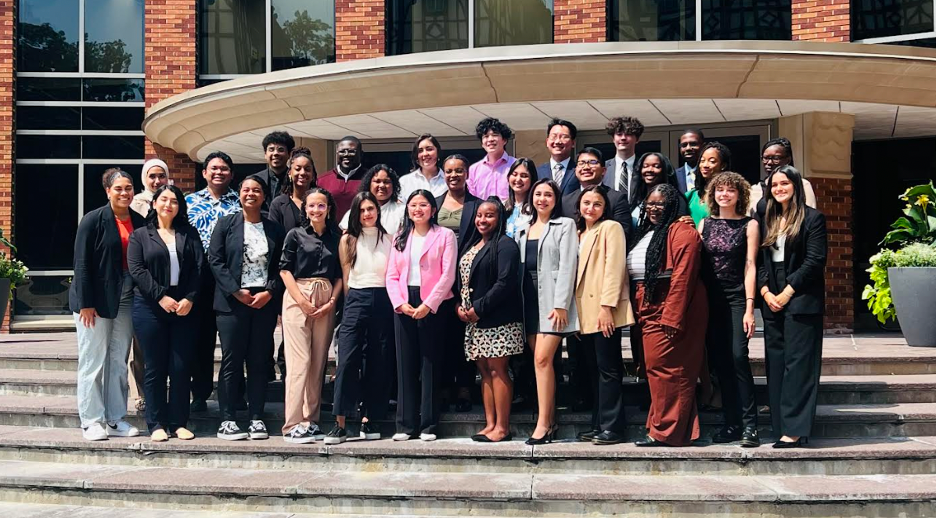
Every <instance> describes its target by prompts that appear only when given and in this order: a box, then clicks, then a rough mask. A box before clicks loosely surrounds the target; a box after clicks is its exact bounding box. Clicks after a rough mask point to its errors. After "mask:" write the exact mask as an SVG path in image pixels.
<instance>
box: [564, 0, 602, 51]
mask: <svg viewBox="0 0 936 518" xmlns="http://www.w3.org/2000/svg"><path fill="white" fill-rule="evenodd" d="M553 16H554V17H553V20H554V22H553V42H554V43H597V42H602V41H605V39H606V38H607V19H608V7H607V2H606V1H604V0H555V1H554V2H553Z"/></svg>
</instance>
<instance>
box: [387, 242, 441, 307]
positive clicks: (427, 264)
mask: <svg viewBox="0 0 936 518" xmlns="http://www.w3.org/2000/svg"><path fill="white" fill-rule="evenodd" d="M412 243H413V235H412V234H410V236H409V239H407V241H406V248H405V249H404V250H403V251H402V252H401V251H399V250H397V249H396V247H393V248H391V249H390V260H389V263H388V264H387V293H388V294H389V295H390V302H391V303H392V304H393V308H394V310H396V312H397V313H400V306H402V305H403V304H406V303H407V302H409V283H408V280H409V279H408V277H409V263H410V246H411V245H412ZM457 258H458V248H457V246H456V244H455V233H454V232H452V231H451V230H449V229H447V228H445V227H440V226H439V225H434V226H433V227H432V228H430V229H429V233H428V234H426V240H425V241H424V242H423V249H422V253H421V254H420V256H419V277H420V280H421V281H422V282H421V283H420V286H419V296H420V297H421V298H422V301H423V304H425V305H426V306H429V309H430V310H431V311H432V312H433V313H435V312H437V311H438V310H439V304H442V301H443V300H448V299H450V298H452V296H453V295H452V285H453V284H454V283H455V271H456V269H457V266H456V263H457Z"/></svg>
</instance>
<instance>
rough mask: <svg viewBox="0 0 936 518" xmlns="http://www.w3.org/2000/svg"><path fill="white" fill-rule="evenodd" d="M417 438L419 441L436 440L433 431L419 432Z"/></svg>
mask: <svg viewBox="0 0 936 518" xmlns="http://www.w3.org/2000/svg"><path fill="white" fill-rule="evenodd" d="M419 440H420V441H426V442H429V441H434V440H436V434H434V433H421V434H419Z"/></svg>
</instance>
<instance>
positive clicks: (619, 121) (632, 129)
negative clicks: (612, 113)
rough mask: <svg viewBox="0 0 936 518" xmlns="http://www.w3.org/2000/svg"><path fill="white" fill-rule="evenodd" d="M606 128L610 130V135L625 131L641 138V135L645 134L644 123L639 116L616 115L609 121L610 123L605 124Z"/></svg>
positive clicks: (638, 138)
mask: <svg viewBox="0 0 936 518" xmlns="http://www.w3.org/2000/svg"><path fill="white" fill-rule="evenodd" d="M605 129H606V130H607V131H608V135H614V134H615V133H623V134H625V135H633V136H635V137H637V140H640V136H641V135H643V132H644V125H643V124H642V123H641V122H640V119H638V118H637V117H628V116H624V117H614V118H613V119H611V120H609V121H608V125H607V126H605Z"/></svg>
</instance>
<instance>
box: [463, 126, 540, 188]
mask: <svg viewBox="0 0 936 518" xmlns="http://www.w3.org/2000/svg"><path fill="white" fill-rule="evenodd" d="M475 135H476V136H477V137H478V140H480V141H481V147H482V148H483V149H484V151H485V153H486V154H485V156H484V158H482V159H481V160H479V161H477V162H475V163H474V164H472V165H471V167H470V168H469V170H468V190H469V191H471V193H472V194H474V195H475V196H477V197H478V198H479V199H482V200H484V199H487V198H488V197H489V196H497V197H498V198H500V199H501V200H502V201H503V200H506V199H507V192H508V187H507V171H508V170H509V169H510V166H511V165H513V163H514V161H515V160H516V159H515V158H514V157H512V156H510V155H509V154H507V151H506V148H507V143H508V142H510V139H511V138H513V131H512V130H511V129H510V127H509V126H507V125H506V124H504V123H503V122H501V121H499V120H497V119H495V118H493V117H488V118H486V119H483V120H482V121H481V122H479V123H478V126H477V127H476V128H475ZM530 173H531V174H532V173H533V171H530Z"/></svg>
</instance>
